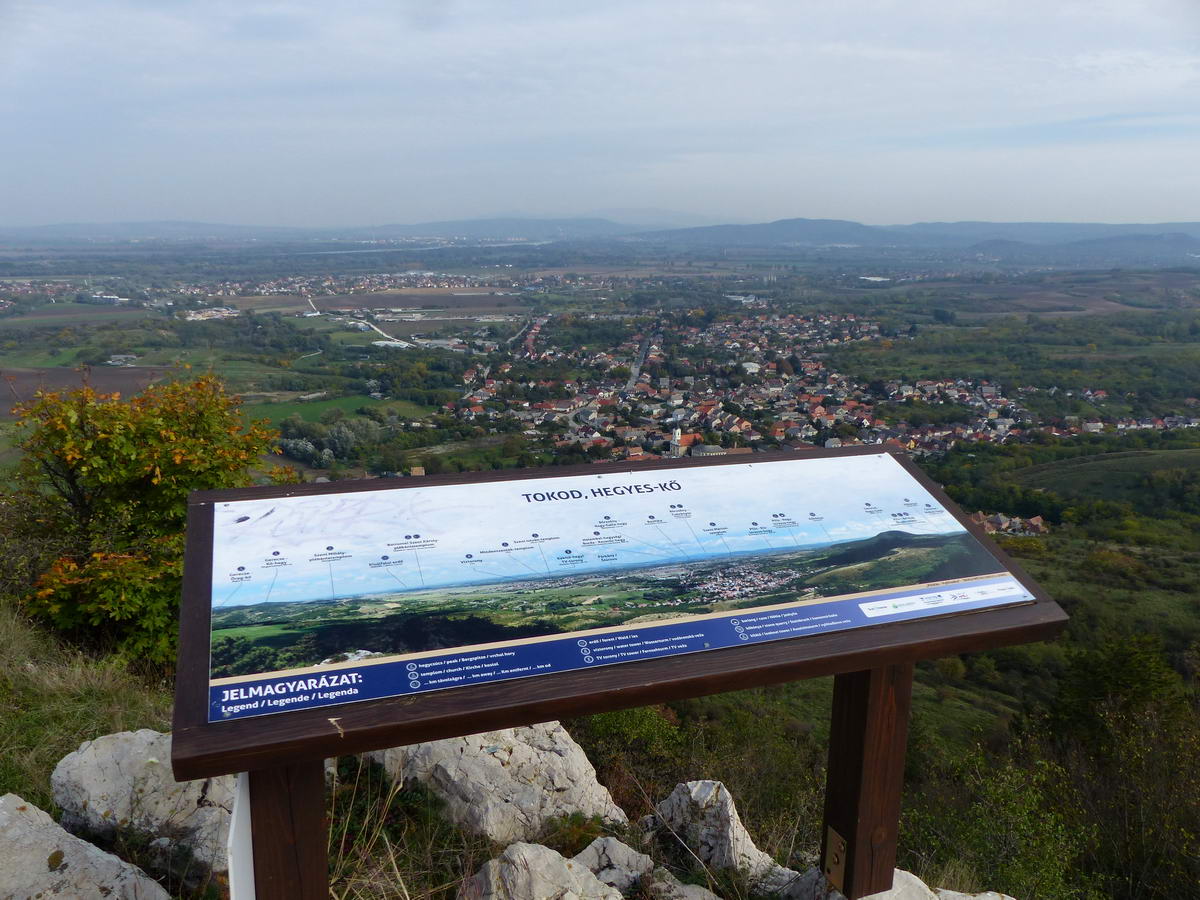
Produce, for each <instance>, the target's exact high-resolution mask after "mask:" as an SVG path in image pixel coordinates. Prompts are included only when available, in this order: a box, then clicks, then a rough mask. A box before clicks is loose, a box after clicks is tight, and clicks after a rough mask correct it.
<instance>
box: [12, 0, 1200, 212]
mask: <svg viewBox="0 0 1200 900" xmlns="http://www.w3.org/2000/svg"><path fill="white" fill-rule="evenodd" d="M2 35H7V36H6V37H5V36H2ZM1197 36H1200V9H1198V8H1197V7H1196V6H1195V5H1194V4H1193V3H1192V2H1191V0H1148V2H1132V0H1122V2H1118V0H1110V2H1087V3H1083V2H1079V3H1075V2H1069V3H1058V4H1049V5H1047V4H1044V3H1041V2H1032V0H1019V2H1018V0H1011V2H1007V3H995V2H983V0H967V2H951V0H936V2H923V3H911V2H905V3H901V2H889V0H858V2H853V3H849V4H839V5H836V6H834V5H830V4H823V3H816V2H814V0H809V2H796V0H755V2H741V0H739V2H722V3H702V4H696V3H685V2H632V0H625V2H610V3H604V4H596V3H592V2H582V0H578V2H561V0H536V2H520V3H517V2H514V3H508V4H498V3H490V2H482V0H475V2H472V0H458V2H453V3H435V2H429V3H423V2H417V0H412V2H405V3H398V4H397V3H394V2H387V0H378V2H371V0H368V2H354V3H348V4H340V5H337V6H335V5H333V4H327V3H318V2H315V0H312V2H307V3H301V2H291V3H287V4H281V3H260V2H237V0H212V2H203V3H201V2H198V0H194V2H174V3H160V2H149V0H146V2H137V0H124V2H122V0H116V2H112V3H108V4H105V5H104V6H103V7H98V6H96V5H94V4H90V3H86V2H81V0H76V2H66V0H57V2H56V0H46V2H44V3H39V4H32V3H17V4H10V5H9V6H6V7H3V6H0V51H4V52H2V53H0V86H2V88H3V89H2V90H0V115H2V116H3V117H4V120H5V121H6V122H17V123H21V124H23V125H25V126H26V127H23V128H18V129H13V130H14V131H16V135H15V137H14V138H13V139H12V140H10V141H8V142H6V144H4V145H3V146H0V165H3V166H5V167H6V168H7V167H8V166H18V167H21V170H22V171H26V172H29V173H31V174H30V177H29V179H28V181H27V183H26V184H25V185H23V186H11V185H10V186H9V192H10V196H9V197H6V198H3V199H4V201H5V203H4V207H3V208H0V218H3V219H6V220H9V221H14V222H16V221H37V220H47V219H62V218H68V219H81V218H97V217H105V213H106V212H108V211H110V210H112V197H113V196H116V197H118V198H123V199H120V200H119V201H118V202H119V203H122V204H124V206H123V211H122V212H121V213H120V214H119V215H118V214H117V213H116V212H115V211H113V214H112V215H110V216H107V217H110V218H113V217H140V216H152V217H156V218H163V217H166V218H191V217H198V211H200V210H203V211H204V215H205V217H207V218H219V219H225V220H230V221H251V220H255V219H261V217H262V216H263V215H267V217H268V218H269V219H270V220H271V221H284V220H291V221H299V220H300V219H299V218H297V217H301V218H311V219H312V220H313V221H314V222H317V221H379V220H382V219H385V218H392V217H393V216H390V215H388V213H390V212H391V211H392V210H393V208H394V207H393V206H392V204H391V202H390V201H389V200H388V199H387V198H388V197H391V196H398V195H399V194H400V192H403V194H404V196H405V197H406V198H408V200H407V203H408V205H407V207H406V209H407V210H409V211H411V213H412V215H413V216H414V217H418V218H431V217H438V216H441V215H451V214H453V215H460V214H472V213H485V212H487V211H488V210H489V209H495V208H508V209H515V208H541V209H549V208H552V207H556V208H558V209H560V211H562V212H569V211H570V210H571V209H573V208H579V207H583V206H587V205H594V203H596V202H599V203H600V204H601V205H606V206H612V205H629V206H646V205H654V206H664V205H673V206H680V205H682V206H684V207H685V208H687V209H695V210H703V211H705V212H725V213H727V214H729V215H730V216H737V217H748V218H759V217H762V216H764V215H767V214H780V215H788V214H792V215H800V214H806V212H805V208H802V207H800V206H797V207H796V208H793V209H790V210H782V209H780V208H779V207H780V205H781V204H780V201H781V200H784V199H787V200H788V202H793V201H794V202H799V201H800V200H801V199H803V197H801V196H799V195H801V194H803V191H800V190H797V191H794V192H793V191H792V190H791V189H790V188H789V186H790V185H792V184H807V183H808V182H809V181H810V180H812V179H811V178H810V177H809V176H810V175H811V173H814V172H815V173H824V176H823V178H822V179H820V180H821V184H820V185H818V186H817V188H816V189H817V190H819V191H828V192H829V194H830V201H829V203H828V204H825V206H829V207H830V208H829V209H826V211H825V213H824V214H830V215H835V214H836V215H841V216H846V217H856V216H857V217H866V218H875V219H877V218H878V217H868V216H864V215H863V214H862V213H854V212H853V209H857V208H859V207H860V206H861V204H853V203H850V202H849V200H848V199H847V198H854V197H856V196H858V195H859V194H861V193H862V191H863V188H862V185H863V183H864V175H863V172H862V171H860V170H858V169H856V167H855V166H847V161H856V162H857V164H858V165H860V166H861V165H867V166H869V172H868V173H867V181H869V182H870V183H871V184H872V188H871V198H872V201H873V202H875V203H878V204H879V208H880V209H881V210H886V215H884V218H887V219H891V220H905V219H919V218H930V217H931V215H930V213H929V212H927V210H932V209H934V208H935V207H936V208H944V207H945V206H946V204H947V203H951V204H953V203H957V204H959V206H960V207H961V208H960V209H959V212H958V213H957V216H958V217H975V218H995V217H998V216H999V210H1002V209H1005V208H1007V207H1009V206H1011V197H1010V196H1007V195H1004V194H1001V193H998V192H997V193H994V194H989V193H987V192H986V191H968V192H963V191H961V190H957V189H956V190H953V191H949V190H944V191H941V192H939V190H938V188H937V176H938V175H939V169H940V174H941V176H942V178H943V183H944V184H950V183H951V182H953V180H954V173H955V172H958V171H974V170H975V169H976V168H978V160H979V159H980V158H981V154H985V153H987V152H989V148H991V149H990V152H991V153H992V154H994V155H995V157H996V159H997V160H998V161H999V162H1000V163H1001V164H1002V169H1003V171H1005V172H1010V173H1012V176H1013V178H1014V180H1015V181H1020V180H1021V179H1022V178H1023V179H1024V182H1025V184H1026V185H1027V189H1028V191H1029V192H1031V193H1037V194H1038V195H1039V196H1043V197H1046V198H1048V200H1051V201H1053V200H1055V198H1057V202H1058V207H1057V208H1058V209H1059V212H1058V213H1057V215H1056V216H1055V217H1056V218H1080V217H1082V216H1083V212H1082V210H1084V209H1085V208H1086V209H1093V208H1094V207H1095V206H1096V203H1095V202H1091V201H1089V202H1088V203H1087V204H1083V205H1081V203H1082V201H1081V200H1080V199H1079V198H1078V197H1076V196H1075V194H1074V193H1070V192H1067V193H1062V192H1060V191H1059V186H1058V185H1056V184H1055V183H1052V182H1051V181H1049V180H1048V179H1047V174H1046V173H1047V172H1048V171H1049V170H1048V169H1047V166H1046V165H1045V164H1044V162H1041V161H1040V160H1045V159H1048V158H1049V156H1050V155H1053V154H1052V152H1051V151H1052V150H1053V151H1055V152H1057V153H1058V157H1056V158H1060V157H1061V158H1070V157H1071V156H1072V155H1073V154H1074V156H1075V158H1076V159H1078V158H1079V154H1080V153H1083V152H1087V153H1088V154H1092V153H1095V154H1097V155H1098V156H1099V157H1103V158H1109V157H1110V156H1113V155H1115V156H1117V157H1120V156H1121V154H1134V153H1135V152H1136V153H1137V154H1138V155H1137V158H1134V157H1132V156H1131V157H1128V163H1129V164H1128V165H1126V166H1125V167H1124V170H1123V171H1120V170H1119V168H1116V169H1112V170H1109V171H1107V174H1108V175H1109V176H1111V177H1115V178H1116V179H1117V181H1116V183H1115V184H1112V185H1108V186H1107V188H1108V189H1107V190H1101V187H1102V186H1101V185H1098V184H1097V185H1096V188H1097V190H1096V195H1097V196H1107V197H1109V198H1111V203H1112V204H1113V208H1112V210H1111V212H1110V213H1109V214H1108V215H1106V216H1104V217H1105V218H1110V219H1120V218H1130V219H1138V218H1142V219H1144V218H1147V217H1152V210H1153V209H1156V208H1160V207H1161V205H1162V202H1161V199H1155V198H1152V197H1151V196H1150V195H1149V192H1148V190H1145V189H1144V187H1145V186H1147V185H1148V184H1149V183H1150V181H1154V182H1157V181H1159V180H1160V179H1161V177H1163V176H1174V177H1175V178H1176V179H1178V180H1180V181H1181V182H1186V181H1187V180H1188V178H1189V177H1190V175H1189V172H1190V171H1191V170H1192V169H1194V165H1193V166H1191V167H1189V166H1188V165H1187V164H1186V163H1185V162H1183V161H1182V158H1181V157H1180V156H1179V155H1177V154H1175V153H1174V152H1173V151H1171V150H1170V148H1171V147H1175V146H1178V145H1179V144H1180V143H1181V142H1183V143H1186V141H1187V140H1188V139H1189V134H1188V132H1189V130H1190V132H1191V133H1190V139H1193V140H1194V138H1195V137H1196V136H1197V135H1196V130H1195V127H1196V123H1195V122H1194V120H1193V119H1190V118H1189V116H1190V114H1192V113H1193V112H1194V110H1195V97H1196V96H1200V53H1197V51H1196V49H1195V48H1196V46H1197V41H1196V38H1197ZM1089 121H1090V122H1093V123H1096V124H1095V126H1094V127H1084V126H1080V125H1078V123H1084V122H1089ZM1072 123H1075V124H1072ZM1135 123H1136V124H1135ZM1135 130H1136V131H1137V132H1138V133H1137V135H1136V137H1137V139H1138V142H1137V144H1136V147H1137V149H1136V151H1135V147H1134V144H1133V143H1131V141H1130V137H1131V134H1132V133H1133V132H1134V131H1135ZM1156 130H1157V131H1158V132H1159V133H1157V134H1156V133H1155V132H1156ZM1016 147H1019V148H1021V151H1020V152H1014V148H1016ZM1035 148H1036V149H1037V152H1034V150H1035ZM1055 148H1057V150H1055ZM1155 153H1157V154H1158V156H1157V157H1156V158H1157V159H1158V164H1159V165H1160V166H1161V165H1170V166H1176V167H1177V168H1175V169H1170V170H1168V171H1166V172H1162V171H1159V172H1155V173H1149V172H1147V171H1145V169H1144V166H1142V165H1141V159H1142V158H1145V156H1146V155H1147V154H1150V155H1153V154H1155ZM922 160H931V161H932V160H937V161H938V165H937V166H932V165H923V164H922ZM260 170H261V171H262V172H264V173H265V174H266V175H268V176H269V179H268V181H267V182H265V183H264V182H263V181H262V180H261V179H260V180H258V181H251V180H250V178H251V173H254V172H256V171H260ZM925 170H929V174H930V177H928V178H926V177H925V176H920V177H919V179H918V180H919V182H920V183H921V184H922V185H923V190H922V191H919V192H918V191H913V190H912V189H911V188H910V186H909V185H910V184H911V180H912V179H913V178H914V177H917V176H915V175H914V173H916V172H921V171H925ZM80 171H84V172H98V173H103V175H104V176H105V177H104V180H105V181H107V182H108V184H109V187H107V188H105V192H104V193H101V192H100V191H99V190H97V189H89V188H88V187H87V179H86V178H77V173H78V172H80ZM148 173H162V174H161V176H160V177H161V178H162V179H163V180H164V182H165V183H159V184H157V185H156V187H155V190H154V191H148V190H146V188H145V185H144V180H145V179H146V178H147V177H149V175H148ZM168 175H169V177H168ZM801 176H804V177H803V178H801ZM797 179H800V180H799V181H798V180H797ZM839 179H840V180H839ZM97 180H99V179H97ZM68 182H69V183H78V184H79V189H78V190H77V191H75V192H73V193H72V194H71V195H70V196H64V195H63V194H62V191H61V185H62V184H64V183H68ZM977 183H985V182H978V179H977ZM114 185H115V186H116V188H115V189H114V188H113V186H114ZM300 185H307V186H308V194H307V196H306V197H305V198H303V199H301V198H298V197H296V196H295V195H294V192H295V191H297V190H298V189H299V187H298V186H300ZM331 185H336V190H334V189H333V188H331V187H329V186H331ZM771 185H774V189H772V188H771V187H770V186H771ZM323 186H325V187H324V188H323ZM272 191H275V192H277V196H276V197H275V200H274V203H272V202H270V200H269V198H270V197H271V195H272ZM939 193H942V194H947V195H948V197H947V198H946V199H942V198H941V197H939ZM331 194H335V195H336V196H330V195H331ZM322 195H324V196H325V197H326V198H327V199H326V200H325V201H324V202H325V203H326V206H325V207H322V205H321V203H320V202H316V201H315V200H314V197H320V196H322ZM259 196H261V197H262V200H261V201H260V202H257V203H255V204H254V205H253V206H251V205H250V204H249V203H248V202H247V199H246V198H249V197H259ZM1139 197H1140V198H1141V199H1139ZM592 198H594V199H592ZM838 198H842V200H843V201H844V202H846V203H847V206H846V208H845V209H843V210H841V211H840V212H839V211H837V210H836V209H835V208H833V207H836V206H837V202H838ZM1117 198H1121V199H1120V202H1119V204H1118V200H1117ZM1175 199H1176V201H1177V202H1182V201H1181V200H1180V198H1179V196H1178V193H1177V192H1176V194H1175ZM968 203H970V204H972V205H970V206H968ZM214 206H215V207H216V208H214ZM322 208H325V209H327V210H328V212H327V213H322ZM272 209H274V210H277V213H276V214H275V215H270V212H271V210H272ZM906 210H907V211H906ZM1074 210H1079V212H1077V213H1076V212H1073V211H1074ZM881 215H883V213H882V212H881ZM1089 215H1092V213H1089Z"/></svg>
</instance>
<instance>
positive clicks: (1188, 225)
mask: <svg viewBox="0 0 1200 900" xmlns="http://www.w3.org/2000/svg"><path fill="white" fill-rule="evenodd" d="M1164 235H1182V236H1185V237H1188V238H1192V239H1194V240H1200V222H1169V223H1164V224H1161V225H1142V224H1137V225H1107V224H1093V223H1086V222H1080V223H1072V222H919V223H917V224H915V225H863V224H861V223H859V222H848V221H845V220H842V219H780V220H779V221H777V222H766V223H763V224H759V225H713V226H709V227H706V228H677V229H671V230H667V231H649V232H642V233H640V234H638V235H637V237H638V238H639V239H644V240H650V241H665V242H668V243H680V244H688V245H691V246H717V245H719V246H725V247H770V246H784V245H793V246H809V247H836V246H857V247H897V246H898V247H931V248H934V247H943V248H954V249H966V248H969V247H974V246H979V245H985V244H989V243H995V242H999V241H1008V242H1013V243H1018V244H1030V245H1044V246H1049V245H1061V244H1068V243H1075V242H1080V241H1098V240H1105V239H1114V238H1120V239H1125V238H1131V237H1136V238H1147V237H1153V238H1158V237H1162V236H1164Z"/></svg>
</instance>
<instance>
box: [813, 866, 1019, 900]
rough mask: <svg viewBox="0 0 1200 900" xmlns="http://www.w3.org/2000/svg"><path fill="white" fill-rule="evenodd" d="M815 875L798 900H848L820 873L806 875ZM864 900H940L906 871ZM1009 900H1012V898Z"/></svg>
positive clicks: (988, 899) (986, 898)
mask: <svg viewBox="0 0 1200 900" xmlns="http://www.w3.org/2000/svg"><path fill="white" fill-rule="evenodd" d="M810 874H811V875H815V876H816V880H815V881H814V882H813V889H812V891H811V893H807V894H799V895H796V897H797V900H846V898H845V897H844V896H842V894H841V893H840V892H839V891H835V890H833V889H832V888H831V887H829V884H828V882H826V881H825V879H824V878H822V877H820V872H818V871H817V870H816V869H812V870H811V871H810V872H806V873H805V875H806V876H807V875H810ZM975 896H976V895H974V894H970V895H968V894H959V895H957V896H951V897H950V898H949V900H960V898H966V897H971V898H974V897H975ZM1001 896H1002V895H1000V894H991V895H987V894H979V895H978V897H979V900H994V898H997V897H1001ZM863 900H938V895H937V894H935V893H934V892H933V891H931V890H930V889H929V888H928V886H926V884H925V882H923V881H922V880H921V879H920V878H918V877H917V876H916V875H914V874H913V873H912V872H906V871H904V869H894V870H893V871H892V888H891V890H888V891H880V892H879V893H877V894H870V895H868V896H867V897H864V898H863ZM1007 900H1012V898H1011V897H1009V898H1007Z"/></svg>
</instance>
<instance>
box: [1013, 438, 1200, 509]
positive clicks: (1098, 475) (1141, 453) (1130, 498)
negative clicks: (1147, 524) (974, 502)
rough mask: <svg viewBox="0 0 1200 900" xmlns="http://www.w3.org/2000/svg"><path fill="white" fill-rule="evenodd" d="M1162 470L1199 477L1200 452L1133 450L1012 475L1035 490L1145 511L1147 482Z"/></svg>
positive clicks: (1018, 481)
mask: <svg viewBox="0 0 1200 900" xmlns="http://www.w3.org/2000/svg"><path fill="white" fill-rule="evenodd" d="M1163 469H1177V470H1184V471H1187V472H1190V473H1193V474H1200V450H1130V451H1127V452H1125V453H1104V454H1101V455H1097V456H1081V457H1078V458H1076V459H1063V460H1058V461H1056V462H1052V463H1044V464H1042V465H1039V466H1032V467H1030V468H1027V469H1019V470H1017V471H1015V472H1013V473H1012V478H1013V480H1014V481H1016V482H1017V483H1018V484H1020V485H1022V486H1023V487H1027V488H1033V489H1034V490H1047V491H1054V492H1055V493H1057V494H1061V495H1063V496H1066V497H1087V498H1091V499H1098V500H1114V501H1118V502H1127V503H1130V504H1131V505H1133V506H1134V507H1142V506H1144V505H1145V504H1144V501H1145V494H1146V490H1145V482H1146V479H1147V478H1148V477H1149V476H1150V475H1151V474H1152V473H1154V472H1157V471H1161V470H1163Z"/></svg>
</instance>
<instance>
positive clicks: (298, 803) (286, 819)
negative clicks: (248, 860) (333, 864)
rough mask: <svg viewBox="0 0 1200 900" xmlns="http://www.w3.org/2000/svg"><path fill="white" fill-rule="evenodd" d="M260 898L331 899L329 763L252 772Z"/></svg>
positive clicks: (256, 892) (257, 894)
mask: <svg viewBox="0 0 1200 900" xmlns="http://www.w3.org/2000/svg"><path fill="white" fill-rule="evenodd" d="M250 828H251V833H252V836H253V837H252V840H253V842H254V889H255V890H254V895H255V900H328V898H329V826H328V823H327V822H326V819H325V763H324V761H323V760H320V759H318V760H316V761H313V762H304V763H295V764H293V765H290V766H280V767H278V768H274V769H261V770H259V771H255V772H251V773H250Z"/></svg>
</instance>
